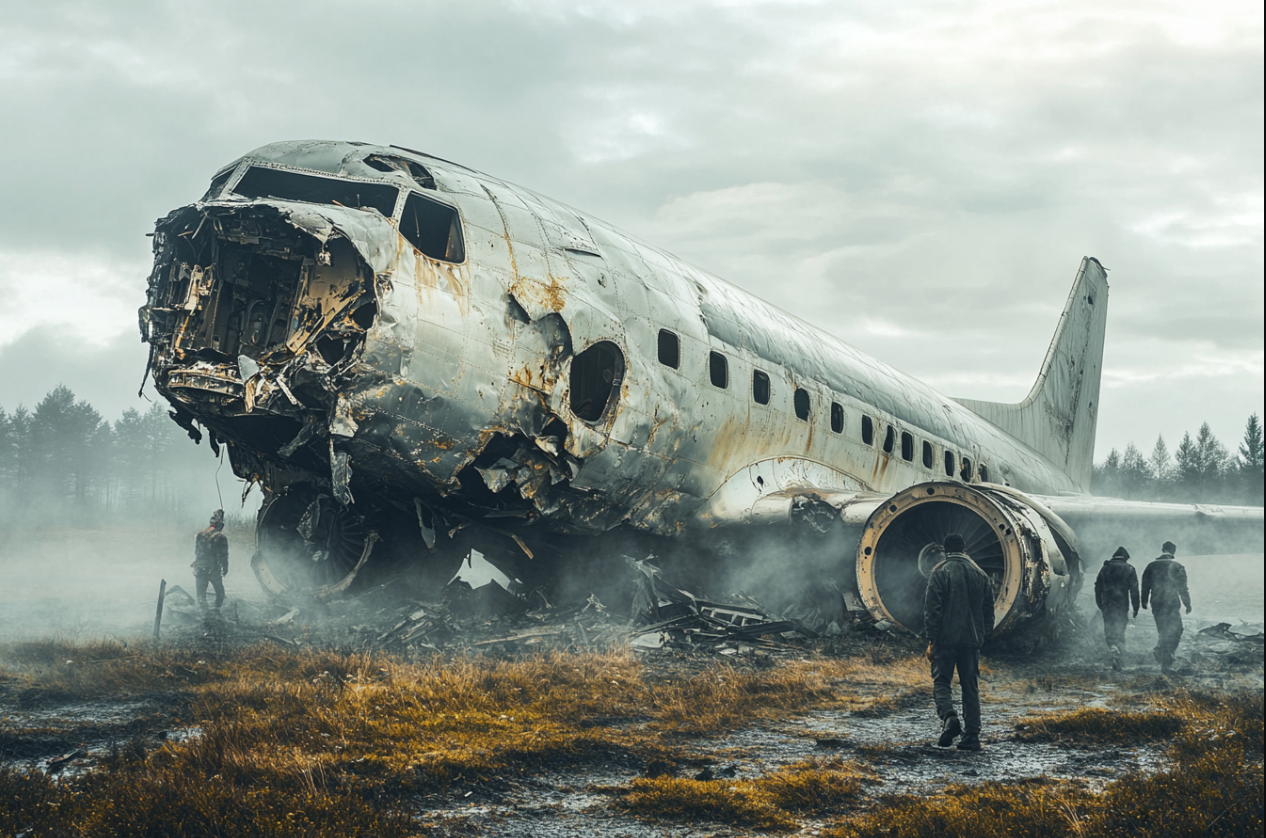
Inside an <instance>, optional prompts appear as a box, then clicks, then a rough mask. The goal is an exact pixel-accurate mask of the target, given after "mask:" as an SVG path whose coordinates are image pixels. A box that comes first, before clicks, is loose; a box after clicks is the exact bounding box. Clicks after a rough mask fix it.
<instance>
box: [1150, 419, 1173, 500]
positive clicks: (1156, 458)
mask: <svg viewBox="0 0 1266 838" xmlns="http://www.w3.org/2000/svg"><path fill="white" fill-rule="evenodd" d="M1147 467H1148V470H1149V471H1151V473H1152V485H1151V487H1150V489H1149V496H1150V498H1151V499H1152V500H1164V499H1165V498H1167V497H1169V484H1170V481H1171V480H1173V477H1174V463H1173V461H1172V460H1171V459H1170V457H1169V446H1167V445H1166V444H1165V437H1163V436H1159V435H1158V436H1157V437H1156V444H1155V445H1153V446H1152V455H1151V456H1150V457H1148V458H1147Z"/></svg>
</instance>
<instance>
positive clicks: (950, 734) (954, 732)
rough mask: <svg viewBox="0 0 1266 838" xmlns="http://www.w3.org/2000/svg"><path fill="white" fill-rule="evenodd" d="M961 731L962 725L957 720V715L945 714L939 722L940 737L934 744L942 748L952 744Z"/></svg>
mask: <svg viewBox="0 0 1266 838" xmlns="http://www.w3.org/2000/svg"><path fill="white" fill-rule="evenodd" d="M962 732H963V726H962V724H960V723H959V721H958V716H956V715H955V716H946V717H945V719H944V720H943V721H942V722H941V738H940V739H937V740H936V744H937V745H938V746H940V747H942V748H948V747H949V746H950V745H953V744H954V740H955V739H957V738H958V737H959V736H960V735H961V734H962Z"/></svg>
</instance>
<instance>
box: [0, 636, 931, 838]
mask: <svg viewBox="0 0 1266 838" xmlns="http://www.w3.org/2000/svg"><path fill="white" fill-rule="evenodd" d="M68 661H69V662H70V663H68ZM0 663H2V664H3V669H2V670H0V688H3V689H4V690H5V691H6V692H8V693H9V694H10V695H14V694H22V695H23V696H24V698H26V699H27V700H32V699H39V698H40V697H43V698H45V699H47V700H50V701H56V702H57V703H63V702H71V701H74V700H87V699H95V700H100V699H109V698H116V699H121V698H123V697H125V696H126V697H128V698H132V697H134V696H135V695H137V694H140V695H142V696H143V695H145V694H147V693H148V694H156V693H159V694H162V695H163V701H164V702H166V703H168V704H169V706H175V707H178V708H182V709H180V710H179V711H178V712H179V715H180V723H181V724H196V725H198V726H200V727H201V729H202V735H201V736H199V737H197V738H194V739H192V740H189V741H186V742H184V743H181V744H165V745H163V746H162V747H160V748H158V749H157V750H151V751H150V752H149V753H145V751H144V749H141V750H140V751H139V755H137V754H134V755H133V756H132V757H130V758H123V757H120V758H118V759H115V760H112V761H108V764H106V765H105V766H103V767H102V768H101V769H99V770H96V771H94V772H91V773H89V774H88V775H85V776H83V777H80V778H76V779H71V780H68V781H64V782H62V783H51V782H49V781H47V780H44V779H43V778H41V777H39V776H23V775H20V774H15V773H13V772H5V773H0V799H3V800H5V801H8V802H7V803H5V804H3V805H0V834H3V832H4V831H5V830H10V831H13V832H17V831H20V830H22V829H24V828H26V827H27V826H29V825H30V823H35V824H36V825H37V826H38V829H37V830H36V831H35V832H33V833H31V835H32V836H35V835H39V834H58V835H72V836H74V835H107V834H118V835H123V834H128V835H145V834H161V832H162V830H163V829H165V828H166V827H165V826H164V825H165V824H170V823H172V822H176V821H179V822H180V823H181V824H182V831H183V834H188V835H219V834H226V833H225V831H224V829H223V824H224V823H227V822H229V821H226V820H225V818H228V819H229V820H231V821H233V822H235V823H236V824H237V826H236V828H235V829H234V830H233V834H238V835H273V834H283V833H285V832H286V831H287V830H289V834H296V833H299V834H311V835H327V834H328V835H334V834H344V835H345V834H364V835H369V834H374V835H398V834H406V832H407V829H406V826H407V819H406V818H405V811H406V810H405V806H406V801H410V800H413V799H415V798H416V797H417V796H418V795H426V794H438V793H443V792H445V791H446V790H448V789H450V788H452V787H453V786H459V787H470V788H474V787H476V786H477V784H479V783H483V782H487V781H490V780H496V779H503V778H507V777H513V776H515V775H519V774H524V773H531V772H534V771H537V770H540V769H541V768H542V767H546V766H551V767H553V766H557V767H563V766H569V765H570V766H577V765H583V764H586V763H590V762H596V761H602V762H610V761H614V760H619V761H621V762H627V761H629V760H630V759H631V760H633V761H650V760H652V759H665V758H668V759H670V760H671V758H672V757H673V754H672V753H671V751H670V748H671V743H672V742H675V741H676V740H678V739H680V738H681V737H683V736H688V737H697V736H701V735H708V734H715V733H719V732H722V731H726V730H731V729H734V728H737V727H741V726H746V725H750V724H752V723H755V722H759V721H761V720H764V719H769V718H785V717H786V716H788V715H794V714H796V713H803V712H806V711H809V710H812V709H815V708H819V707H832V706H839V704H840V703H841V702H851V701H853V700H855V699H856V696H855V694H854V692H853V691H854V690H855V689H891V688H899V687H902V686H907V685H908V684H909V683H911V682H912V681H913V680H914V679H916V678H918V679H922V678H923V675H922V667H921V666H919V665H918V663H917V661H915V660H911V661H910V662H908V663H905V664H903V663H900V662H897V663H892V662H889V663H887V664H885V665H876V664H873V663H870V662H868V661H864V660H863V661H851V660H804V661H795V662H789V663H787V664H786V665H784V666H780V667H778V668H776V669H768V670H747V669H742V668H739V667H736V666H732V665H730V664H728V663H723V662H716V663H711V664H708V665H707V666H705V667H704V668H703V669H702V671H699V672H696V673H694V674H692V675H690V676H688V677H671V678H669V677H655V676H654V675H652V674H651V673H648V672H647V671H646V670H645V669H644V667H643V666H642V664H641V663H640V662H639V661H638V659H637V658H635V657H634V656H633V655H632V654H631V653H628V652H625V651H619V652H609V653H604V654H580V655H575V654H572V655H566V654H557V653H555V654H544V655H541V656H538V657H533V658H528V659H524V660H517V661H496V660H489V659H486V658H469V659H462V658H459V659H443V660H440V659H437V660H434V661H431V662H406V661H402V660H398V659H393V658H385V657H370V656H357V655H351V656H348V655H341V654H337V653H327V652H299V653H297V652H292V651H288V650H280V649H278V648H276V647H273V646H259V647H252V648H249V649H241V650H237V651H236V652H235V653H234V654H233V655H232V656H231V657H227V658H219V659H210V658H206V657H199V656H198V653H196V652H190V651H181V650H172V649H157V650H144V651H139V650H136V649H128V648H125V647H123V646H122V645H120V644H110V643H105V644H94V645H87V646H75V645H72V644H68V643H62V642H56V641H49V642H42V643H23V644H15V645H11V646H7V647H3V648H0ZM611 720H617V721H616V722H615V723H612V721H611ZM619 720H632V721H623V722H621V721H619ZM812 782H813V779H812V777H811V776H810V775H806V777H805V779H804V781H803V784H802V785H803V787H804V791H803V793H804V794H805V795H806V796H812V795H813V794H817V795H819V796H825V795H826V791H825V790H824V789H820V790H819V791H817V792H814V791H812V788H813V787H812ZM793 785H794V784H793ZM792 787H793V786H792V785H788V784H787V783H785V782H784V784H783V785H782V786H779V787H778V788H779V789H781V790H775V791H769V792H762V793H761V794H762V795H763V797H762V798H761V799H762V800H764V799H766V798H768V799H770V800H773V799H781V798H778V797H777V795H783V796H786V795H790V794H792ZM772 788H773V787H772V786H771V789H772ZM701 805H702V804H701ZM717 805H720V804H719V803H718V804H717ZM771 805H772V804H771ZM283 810H284V813H283ZM771 811H777V806H776V805H775V806H774V809H771ZM32 813H42V814H40V816H39V817H34V816H33V815H32ZM251 813H254V814H251ZM281 814H284V815H285V817H284V818H283V817H281ZM734 817H739V816H738V815H735V816H734ZM40 824H42V826H40ZM279 830H280V831H279ZM402 830H404V831H402Z"/></svg>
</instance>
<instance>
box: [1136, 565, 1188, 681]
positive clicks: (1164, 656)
mask: <svg viewBox="0 0 1266 838" xmlns="http://www.w3.org/2000/svg"><path fill="white" fill-rule="evenodd" d="M1177 551H1178V547H1177V546H1176V545H1175V544H1174V542H1172V541H1166V542H1165V543H1164V544H1162V545H1161V554H1160V556H1159V557H1157V558H1156V559H1154V560H1153V561H1152V563H1151V564H1149V565H1148V566H1147V567H1146V568H1144V569H1143V607H1144V608H1146V607H1147V601H1148V599H1149V598H1150V599H1151V601H1152V618H1153V619H1154V620H1156V633H1157V634H1158V635H1160V637H1159V639H1158V640H1157V641H1156V648H1155V649H1153V650H1152V656H1153V657H1155V658H1156V662H1157V663H1159V664H1160V666H1161V672H1170V671H1171V670H1172V668H1173V665H1174V652H1175V651H1176V650H1177V649H1178V641H1180V640H1182V615H1181V614H1179V613H1178V606H1179V605H1180V604H1181V605H1184V606H1186V608H1187V613H1188V614H1190V613H1191V592H1190V591H1188V590H1187V568H1185V567H1183V566H1182V565H1180V564H1179V563H1178V562H1176V561H1174V553H1176V552H1177Z"/></svg>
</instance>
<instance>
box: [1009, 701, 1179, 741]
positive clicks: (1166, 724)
mask: <svg viewBox="0 0 1266 838" xmlns="http://www.w3.org/2000/svg"><path fill="white" fill-rule="evenodd" d="M1184 724H1185V722H1184V720H1183V719H1182V717H1180V716H1178V715H1175V714H1174V713H1170V712H1164V711H1156V712H1146V713H1133V712H1128V711H1119V710H1108V709H1106V708H1103V707H1085V708H1082V709H1081V710H1076V711H1074V712H1072V713H1060V714H1055V715H1046V716H1036V717H1033V718H1031V719H1028V720H1026V721H1024V722H1023V723H1020V724H1017V725H1016V734H1015V738H1016V739H1019V740H1020V741H1022V742H1051V741H1056V742H1059V741H1066V742H1070V743H1072V744H1076V745H1086V744H1102V743H1119V744H1126V745H1134V744H1139V743H1141V742H1151V741H1155V740H1157V739H1168V738H1169V737H1171V736H1174V735H1175V734H1177V733H1178V732H1179V731H1181V730H1182V729H1183V726H1184Z"/></svg>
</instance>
